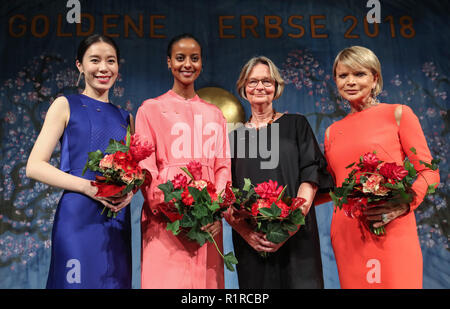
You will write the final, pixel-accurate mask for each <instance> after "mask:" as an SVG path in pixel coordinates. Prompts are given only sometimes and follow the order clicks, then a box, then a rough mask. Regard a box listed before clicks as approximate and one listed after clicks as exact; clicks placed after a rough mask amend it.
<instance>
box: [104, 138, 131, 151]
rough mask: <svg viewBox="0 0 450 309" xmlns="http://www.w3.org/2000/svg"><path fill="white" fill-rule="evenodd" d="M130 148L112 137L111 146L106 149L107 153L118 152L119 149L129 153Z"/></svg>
mask: <svg viewBox="0 0 450 309" xmlns="http://www.w3.org/2000/svg"><path fill="white" fill-rule="evenodd" d="M128 150H129V147H127V146H126V145H123V144H122V143H121V142H118V141H116V140H113V139H110V140H109V146H108V148H106V149H105V152H106V153H116V152H117V151H121V152H125V153H127V152H128Z"/></svg>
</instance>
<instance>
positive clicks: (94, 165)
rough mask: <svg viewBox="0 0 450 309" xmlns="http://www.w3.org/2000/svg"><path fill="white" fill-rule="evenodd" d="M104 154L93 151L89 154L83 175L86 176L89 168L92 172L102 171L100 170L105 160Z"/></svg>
mask: <svg viewBox="0 0 450 309" xmlns="http://www.w3.org/2000/svg"><path fill="white" fill-rule="evenodd" d="M103 156H104V155H103V152H101V151H100V150H97V151H91V152H89V153H88V160H87V162H86V165H85V166H84V168H83V172H82V174H81V175H84V173H85V172H86V171H87V169H88V168H89V169H90V170H91V171H94V172H96V171H101V169H100V168H99V164H100V161H101V160H102V159H103Z"/></svg>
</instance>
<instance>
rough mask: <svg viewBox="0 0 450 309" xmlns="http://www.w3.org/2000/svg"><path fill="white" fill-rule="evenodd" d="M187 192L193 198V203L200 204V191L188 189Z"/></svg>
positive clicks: (192, 188)
mask: <svg viewBox="0 0 450 309" xmlns="http://www.w3.org/2000/svg"><path fill="white" fill-rule="evenodd" d="M188 191H189V193H190V194H191V195H192V197H193V198H194V201H195V202H200V197H201V195H202V194H201V191H200V190H199V189H197V188H194V187H188Z"/></svg>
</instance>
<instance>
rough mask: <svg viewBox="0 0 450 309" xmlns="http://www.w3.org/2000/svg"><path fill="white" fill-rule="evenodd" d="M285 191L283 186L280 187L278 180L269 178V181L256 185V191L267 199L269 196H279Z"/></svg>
mask: <svg viewBox="0 0 450 309" xmlns="http://www.w3.org/2000/svg"><path fill="white" fill-rule="evenodd" d="M282 191H283V187H282V186H279V187H278V182H276V181H272V180H269V181H268V182H263V183H260V184H258V185H257V186H256V188H255V192H256V194H258V195H259V196H260V197H261V198H264V199H267V198H271V197H274V198H278V196H279V195H280V193H281V192H282Z"/></svg>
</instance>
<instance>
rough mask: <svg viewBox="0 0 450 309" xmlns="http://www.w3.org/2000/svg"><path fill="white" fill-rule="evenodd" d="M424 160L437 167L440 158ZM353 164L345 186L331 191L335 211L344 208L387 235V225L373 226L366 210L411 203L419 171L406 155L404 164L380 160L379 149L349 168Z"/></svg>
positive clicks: (367, 154) (429, 191) (378, 233)
mask: <svg viewBox="0 0 450 309" xmlns="http://www.w3.org/2000/svg"><path fill="white" fill-rule="evenodd" d="M411 151H412V152H413V153H414V154H416V150H415V149H414V148H411ZM420 163H421V164H423V165H425V166H426V167H428V168H430V169H432V170H436V169H437V168H438V163H439V160H432V161H431V164H429V163H426V162H423V161H420ZM355 164H356V167H354V166H355ZM352 167H353V169H352V170H351V172H350V173H349V175H348V177H347V178H346V179H345V180H344V182H343V183H342V186H341V187H337V188H335V190H334V191H330V196H331V199H332V200H333V203H334V205H335V211H336V209H337V208H339V209H343V210H344V212H345V214H346V215H347V216H348V217H350V218H355V219H358V220H360V221H361V222H362V223H363V224H364V226H366V227H367V228H368V229H369V230H370V231H371V232H372V233H373V234H375V235H378V236H380V235H385V233H386V231H385V228H384V226H381V227H378V228H375V227H373V225H372V224H370V223H368V221H367V219H366V216H364V215H363V211H364V210H365V209H369V208H373V207H377V206H380V205H385V204H391V205H396V204H409V203H411V202H412V201H413V200H414V198H415V193H414V191H413V190H412V189H411V187H412V184H413V182H414V180H415V179H416V178H417V177H418V175H419V174H418V173H417V171H416V170H415V168H414V165H413V164H412V163H411V162H410V161H409V159H408V158H405V160H404V161H403V166H400V165H397V164H396V163H388V162H384V161H381V160H379V159H378V157H377V156H376V152H375V151H374V152H373V153H370V152H369V153H366V154H364V155H363V156H361V157H360V159H359V162H358V163H356V162H354V163H352V164H350V165H349V166H347V167H346V168H352ZM436 185H437V184H430V185H429V186H428V191H427V194H428V193H434V191H435V187H436Z"/></svg>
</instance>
